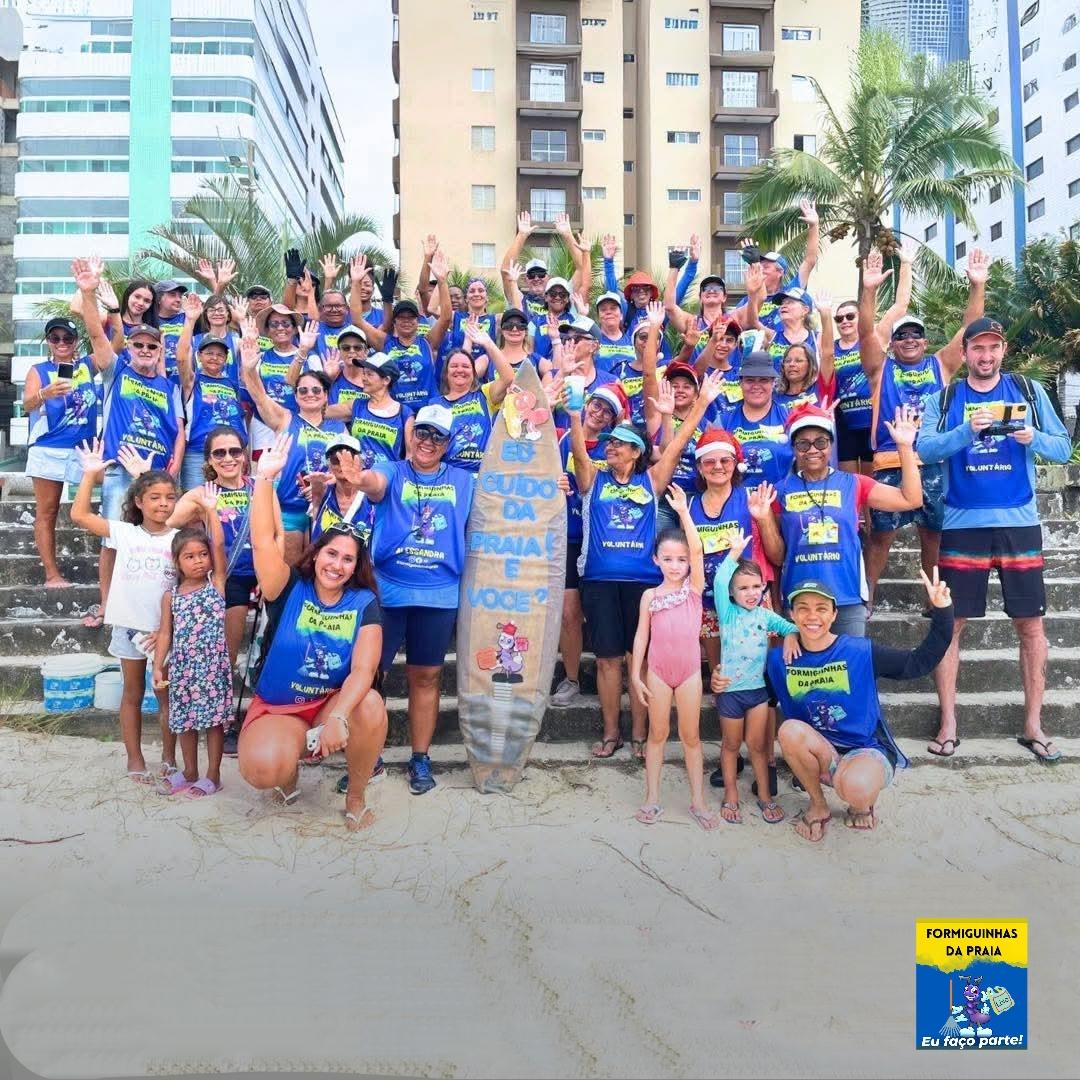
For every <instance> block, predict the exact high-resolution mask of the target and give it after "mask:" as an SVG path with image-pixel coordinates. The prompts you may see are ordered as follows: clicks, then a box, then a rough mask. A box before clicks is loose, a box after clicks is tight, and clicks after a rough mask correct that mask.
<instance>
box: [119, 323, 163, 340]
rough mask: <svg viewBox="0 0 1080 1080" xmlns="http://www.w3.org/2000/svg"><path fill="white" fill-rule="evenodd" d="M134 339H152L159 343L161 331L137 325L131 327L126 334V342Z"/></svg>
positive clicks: (141, 324) (140, 324) (144, 324)
mask: <svg viewBox="0 0 1080 1080" xmlns="http://www.w3.org/2000/svg"><path fill="white" fill-rule="evenodd" d="M136 337H152V338H153V339H154V340H155V341H160V340H161V331H160V330H159V329H158V328H157V327H156V326H147V325H146V323H139V325H138V326H133V327H132V328H131V329H130V330H129V331H128V332H127V339H128V341H130V340H131V339H132V338H136Z"/></svg>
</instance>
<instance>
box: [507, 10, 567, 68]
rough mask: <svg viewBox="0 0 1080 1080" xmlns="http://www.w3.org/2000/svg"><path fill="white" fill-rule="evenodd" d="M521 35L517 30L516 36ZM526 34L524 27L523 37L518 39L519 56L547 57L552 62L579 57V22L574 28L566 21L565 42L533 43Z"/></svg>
mask: <svg viewBox="0 0 1080 1080" xmlns="http://www.w3.org/2000/svg"><path fill="white" fill-rule="evenodd" d="M521 33H522V31H521V30H520V29H519V30H518V34H519V35H521ZM528 33H529V29H528V27H525V29H524V34H525V36H524V37H521V36H519V37H518V42H517V51H518V55H519V56H528V57H533V58H537V59H543V58H545V57H548V58H550V59H552V60H554V59H557V58H560V59H561V58H562V57H564V56H580V55H581V24H580V22H579V23H578V24H577V25H576V26H575V25H571V20H569V19H568V20H567V27H566V40H565V41H533V40H532V39H531V38H530V37H529V36H528Z"/></svg>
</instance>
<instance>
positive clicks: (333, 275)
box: [319, 252, 341, 283]
mask: <svg viewBox="0 0 1080 1080" xmlns="http://www.w3.org/2000/svg"><path fill="white" fill-rule="evenodd" d="M319 266H320V267H321V268H322V277H323V281H324V282H325V283H330V282H334V281H337V276H338V274H340V273H341V263H339V262H338V257H337V255H336V254H335V253H334V252H330V254H328V255H324V256H323V257H322V258H321V259H320V260H319Z"/></svg>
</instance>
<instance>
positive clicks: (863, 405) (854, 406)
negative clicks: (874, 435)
mask: <svg viewBox="0 0 1080 1080" xmlns="http://www.w3.org/2000/svg"><path fill="white" fill-rule="evenodd" d="M833 366H834V368H835V369H836V410H837V412H838V413H839V414H840V415H841V416H842V417H843V420H844V426H845V427H846V428H847V429H848V431H866V429H867V428H869V427H870V420H871V417H872V415H873V411H874V410H873V403H872V401H871V399H870V380H869V379H868V378H867V377H866V371H865V370H864V369H863V366H862V354H861V352H860V351H859V343H858V342H857V341H856V342H855V344H854V345H850V346H848V347H847V348H845V347H844V346H843V345H840V344H839V343H837V344H836V345H835V346H834V348H833Z"/></svg>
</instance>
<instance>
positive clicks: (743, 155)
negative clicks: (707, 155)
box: [724, 135, 758, 165]
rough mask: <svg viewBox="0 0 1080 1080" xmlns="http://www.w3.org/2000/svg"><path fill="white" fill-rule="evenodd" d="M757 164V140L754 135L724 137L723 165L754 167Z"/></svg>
mask: <svg viewBox="0 0 1080 1080" xmlns="http://www.w3.org/2000/svg"><path fill="white" fill-rule="evenodd" d="M757 162H758V139H757V136H756V135H725V136H724V164H725V165H756V164H757Z"/></svg>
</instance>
